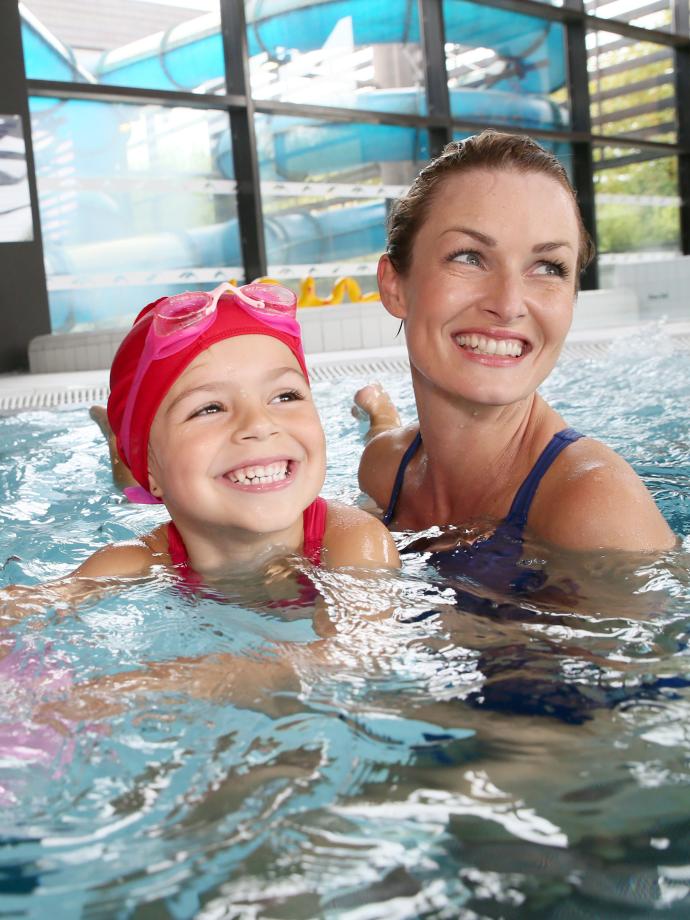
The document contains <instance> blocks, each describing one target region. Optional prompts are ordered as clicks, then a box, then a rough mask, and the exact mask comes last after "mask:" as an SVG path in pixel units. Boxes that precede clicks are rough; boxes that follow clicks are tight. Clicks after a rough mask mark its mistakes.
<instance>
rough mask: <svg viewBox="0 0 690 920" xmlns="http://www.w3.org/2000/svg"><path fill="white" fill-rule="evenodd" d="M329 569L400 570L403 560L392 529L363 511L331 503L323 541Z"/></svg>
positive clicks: (338, 503) (339, 503) (325, 559)
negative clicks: (389, 529)
mask: <svg viewBox="0 0 690 920" xmlns="http://www.w3.org/2000/svg"><path fill="white" fill-rule="evenodd" d="M323 548H324V560H323V561H324V563H325V564H326V565H327V566H328V568H340V567H342V566H362V567H365V568H397V567H398V566H399V565H400V557H399V556H398V551H397V549H396V547H395V543H394V542H393V538H392V537H391V535H390V533H389V531H388V529H387V528H386V527H385V526H384V525H383V524H382V523H381V521H379V520H378V518H375V517H373V515H371V514H368V513H367V512H366V511H363V510H362V509H361V508H356V507H353V506H352V505H344V504H342V503H341V502H335V501H329V502H328V511H327V514H326V530H325V533H324V540H323Z"/></svg>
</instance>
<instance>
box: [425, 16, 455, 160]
mask: <svg viewBox="0 0 690 920" xmlns="http://www.w3.org/2000/svg"><path fill="white" fill-rule="evenodd" d="M417 9H418V12H419V31H420V38H421V44H422V53H423V55H424V73H425V77H426V101H427V108H428V112H429V115H430V116H431V117H432V118H438V119H439V120H440V122H441V123H440V124H439V125H434V126H430V127H429V129H428V132H429V153H430V155H431V157H436V156H438V155H439V154H440V153H441V151H442V150H443V148H444V147H445V146H446V144H447V143H448V141H449V140H450V139H451V130H450V124H449V122H450V94H449V92H448V74H447V72H446V40H445V30H444V25H443V2H442V0H417Z"/></svg>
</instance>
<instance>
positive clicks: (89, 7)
mask: <svg viewBox="0 0 690 920" xmlns="http://www.w3.org/2000/svg"><path fill="white" fill-rule="evenodd" d="M20 10H21V15H22V40H23V43H24V59H25V67H26V75H27V77H28V78H29V79H36V80H66V81H72V82H80V83H107V84H112V85H117V86H136V87H142V88H146V89H163V90H182V91H185V92H208V93H212V92H224V91H225V67H224V63H223V44H222V40H221V34H220V6H219V0H185V3H184V4H182V3H180V2H179V0H169V2H166V0H117V2H114V0H105V2H103V0H101V2H98V3H94V2H93V0H71V2H70V3H65V2H64V0H26V2H25V3H23V4H22V5H21V6H20Z"/></svg>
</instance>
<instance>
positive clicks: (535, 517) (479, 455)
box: [355, 131, 675, 583]
mask: <svg viewBox="0 0 690 920" xmlns="http://www.w3.org/2000/svg"><path fill="white" fill-rule="evenodd" d="M592 255H593V247H592V244H591V241H590V239H589V237H588V235H587V232H586V230H585V228H584V226H583V223H582V218H581V216H580V212H579V209H578V206H577V202H576V199H575V194H574V192H573V190H572V187H571V186H570V183H569V181H568V178H567V175H566V173H565V171H564V170H563V168H562V167H561V165H560V164H559V162H558V161H557V160H556V158H555V157H553V156H552V155H551V154H550V153H548V152H546V151H545V150H543V149H542V148H541V147H540V146H539V145H538V144H537V143H535V142H534V141H533V140H531V139H529V138H527V137H522V136H515V135H509V134H500V133H497V132H494V131H486V132H484V133H482V134H480V135H477V136H475V137H471V138H469V139H467V140H466V141H464V142H454V143H451V144H449V145H448V146H447V147H446V149H445V150H444V152H443V153H442V154H441V156H439V157H438V158H437V159H436V160H434V161H432V162H431V163H430V164H429V165H428V166H426V167H425V168H424V169H423V170H422V171H421V173H420V174H419V176H418V177H417V179H416V180H415V182H414V183H413V185H412V187H411V188H410V190H409V191H408V193H407V194H406V195H405V196H404V197H403V198H402V199H400V201H398V202H397V204H396V206H395V207H394V209H393V211H392V213H391V216H390V220H389V238H388V249H387V252H386V253H385V255H383V256H382V257H381V259H380V261H379V267H378V281H379V289H380V292H381V299H382V301H383V304H384V306H385V307H386V309H387V310H388V312H389V313H391V314H392V315H393V316H395V317H398V318H399V319H401V320H402V322H403V324H404V327H405V337H406V340H407V348H408V352H409V357H410V367H411V372H412V383H413V387H414V394H415V400H416V404H417V412H418V418H419V421H418V422H417V423H415V424H414V425H410V426H408V427H406V428H401V427H399V421H398V418H397V413H396V411H395V407H394V406H393V404H392V403H391V401H390V399H389V398H388V396H387V395H386V394H385V393H384V392H383V391H382V390H381V389H380V388H379V387H377V386H369V387H365V388H364V389H363V390H360V391H359V392H358V393H357V394H356V397H355V401H356V403H357V405H358V406H359V407H360V408H361V409H363V410H364V411H365V412H367V413H368V415H369V417H370V421H371V430H370V440H369V442H368V444H367V446H366V448H365V451H364V454H363V456H362V460H361V464H360V470H359V480H360V486H361V488H362V490H363V491H364V492H366V493H367V494H368V495H369V496H371V498H372V499H373V500H374V501H375V502H376V503H377V505H378V506H379V507H380V508H382V509H386V510H385V513H384V521H385V522H386V523H388V524H390V525H392V527H393V528H394V529H396V530H410V531H417V532H418V531H422V530H424V529H426V528H429V527H430V526H432V525H439V526H444V525H455V526H456V527H463V528H465V527H471V528H472V530H473V534H472V536H473V537H478V539H475V540H474V542H473V541H472V539H470V540H469V541H468V544H467V546H465V547H464V549H463V553H464V554H465V556H466V557H467V562H468V565H469V568H470V569H471V570H472V571H473V572H474V571H475V570H476V569H477V567H479V568H480V569H481V566H482V565H487V564H489V563H487V562H486V560H487V559H490V558H494V557H495V556H496V553H497V554H498V555H499V556H503V557H504V561H505V565H504V566H503V572H502V574H501V575H500V576H499V577H498V578H497V580H498V581H499V582H501V583H504V582H508V583H511V580H512V576H513V574H514V569H513V570H512V572H511V567H512V565H513V563H514V562H515V561H516V560H517V558H519V547H520V545H521V541H522V535H523V531H524V530H525V528H526V527H529V531H530V532H531V534H532V535H533V536H534V537H536V538H537V539H539V540H540V541H547V542H550V543H553V544H556V545H558V546H561V547H564V548H567V549H573V550H587V549H590V550H591V549H606V550H631V551H644V552H649V551H654V550H663V549H667V548H669V547H671V546H673V544H674V542H675V538H674V535H673V533H672V532H671V530H670V528H669V527H668V525H667V524H666V522H665V521H664V519H663V518H662V516H661V514H660V513H659V511H658V509H657V507H656V505H655V504H654V501H653V499H652V497H651V495H650V494H649V492H648V491H647V489H646V488H645V486H644V484H643V483H642V482H641V480H640V479H639V477H638V476H637V475H636V474H635V473H634V472H633V470H632V469H631V467H630V466H629V465H628V464H627V463H626V462H625V461H624V460H623V459H622V458H621V457H619V456H618V455H617V454H615V453H614V452H613V451H611V450H609V449H608V448H607V447H606V446H604V445H603V444H601V443H600V442H598V441H595V440H593V439H592V438H589V437H582V436H581V435H579V434H578V433H577V432H574V431H572V429H569V428H568V426H567V423H566V422H565V421H564V420H563V418H561V416H560V415H559V414H558V413H557V412H556V411H555V410H554V409H552V408H551V407H550V406H549V405H548V404H547V403H546V402H545V401H544V400H543V399H542V397H541V396H540V395H539V394H538V393H537V388H538V387H539V385H540V384H541V383H542V381H543V380H544V379H545V378H546V377H547V376H548V374H549V373H550V371H551V370H552V368H553V367H554V364H555V363H556V360H557V358H558V355H559V354H560V351H561V348H562V347H563V343H564V341H565V338H566V335H567V333H568V329H569V328H570V324H571V320H572V315H573V307H574V304H575V298H576V294H577V289H578V278H579V275H580V273H581V272H582V270H583V269H584V268H585V267H586V266H587V264H588V263H589V261H590V260H591V258H592ZM487 520H490V521H493V522H496V521H499V522H501V523H500V524H499V525H498V527H495V523H494V524H492V525H491V527H490V533H491V536H489V537H482V536H481V534H482V533H485V532H486V530H485V527H486V522H487ZM477 525H478V526H477ZM488 550H492V552H491V553H489V552H488ZM494 551H495V552H494ZM505 557H508V559H507V560H506V559H505ZM456 561H457V560H456ZM493 565H494V563H491V564H490V567H491V566H493ZM506 567H507V568H506ZM481 580H485V579H484V578H481Z"/></svg>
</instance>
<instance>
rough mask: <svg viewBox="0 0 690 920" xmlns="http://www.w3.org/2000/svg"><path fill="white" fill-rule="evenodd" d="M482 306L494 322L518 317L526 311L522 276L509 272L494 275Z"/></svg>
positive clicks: (509, 320) (508, 321) (503, 321)
mask: <svg viewBox="0 0 690 920" xmlns="http://www.w3.org/2000/svg"><path fill="white" fill-rule="evenodd" d="M482 306H483V309H484V311H485V312H486V313H489V314H490V315H491V316H492V318H493V320H494V322H500V323H510V322H513V320H516V319H520V317H522V316H524V315H525V314H526V313H527V306H526V304H525V292H524V290H523V285H522V278H521V277H520V276H517V275H514V274H513V273H510V272H503V273H500V274H498V275H496V276H495V277H494V279H493V283H492V285H491V287H490V290H489V291H488V292H487V296H486V298H485V300H484V303H483V305H482Z"/></svg>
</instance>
